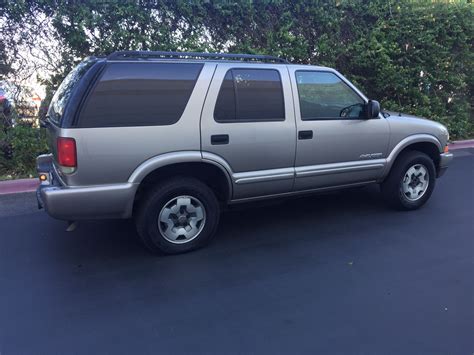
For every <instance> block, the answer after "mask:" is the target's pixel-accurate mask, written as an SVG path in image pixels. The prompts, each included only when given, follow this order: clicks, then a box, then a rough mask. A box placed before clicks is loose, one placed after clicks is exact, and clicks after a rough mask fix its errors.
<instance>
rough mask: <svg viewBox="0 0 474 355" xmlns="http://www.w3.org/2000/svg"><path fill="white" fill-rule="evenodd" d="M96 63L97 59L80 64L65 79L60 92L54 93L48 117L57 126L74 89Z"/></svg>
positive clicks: (59, 89)
mask: <svg viewBox="0 0 474 355" xmlns="http://www.w3.org/2000/svg"><path fill="white" fill-rule="evenodd" d="M96 61H97V60H96V59H88V60H85V61H83V62H82V63H80V64H79V65H78V66H77V67H75V68H74V69H73V70H72V71H71V72H70V73H69V74H68V75H67V76H66V77H65V78H64V80H63V82H62V83H61V85H60V86H59V88H58V90H56V92H55V93H54V96H53V98H52V99H51V104H50V105H49V110H48V116H49V118H50V120H51V121H53V122H54V123H55V124H57V125H60V123H61V120H62V118H63V113H64V110H65V108H66V105H67V103H68V102H69V99H70V97H71V94H72V92H73V90H74V88H75V87H76V86H77V84H78V83H79V81H80V80H81V79H82V78H83V77H84V75H85V74H86V73H87V71H88V70H89V68H90V67H91V66H92V65H93V64H94V63H95V62H96Z"/></svg>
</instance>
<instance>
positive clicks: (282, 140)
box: [201, 63, 296, 199]
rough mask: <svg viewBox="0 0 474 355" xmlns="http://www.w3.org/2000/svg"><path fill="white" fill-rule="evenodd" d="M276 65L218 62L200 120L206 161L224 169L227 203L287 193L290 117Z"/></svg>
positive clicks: (288, 96) (286, 87)
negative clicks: (228, 181) (229, 190)
mask: <svg viewBox="0 0 474 355" xmlns="http://www.w3.org/2000/svg"><path fill="white" fill-rule="evenodd" d="M288 79H289V78H288V70H287V67H286V65H282V64H274V65H273V64H248V63H219V64H218V65H217V68H216V71H215V73H214V76H213V79H212V82H211V84H210V87H209V91H208V93H207V97H206V101H205V103H204V107H203V111H202V117H201V146H202V154H203V157H204V158H205V159H206V158H208V159H214V160H216V159H218V160H219V159H220V160H223V162H222V163H223V164H226V165H228V166H230V169H231V171H232V180H233V183H234V184H233V185H234V189H233V199H244V198H248V197H257V196H264V195H272V194H278V193H282V192H290V191H291V190H292V187H293V182H294V159H295V149H296V142H295V134H296V127H295V117H294V109H293V99H292V92H291V85H290V81H289V80H288Z"/></svg>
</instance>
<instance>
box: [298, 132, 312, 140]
mask: <svg viewBox="0 0 474 355" xmlns="http://www.w3.org/2000/svg"><path fill="white" fill-rule="evenodd" d="M298 139H313V131H299V132H298Z"/></svg>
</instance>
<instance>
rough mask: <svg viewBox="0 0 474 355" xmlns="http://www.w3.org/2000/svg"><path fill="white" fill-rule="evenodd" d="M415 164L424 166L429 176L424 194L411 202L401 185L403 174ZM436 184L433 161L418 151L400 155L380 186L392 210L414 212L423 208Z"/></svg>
mask: <svg viewBox="0 0 474 355" xmlns="http://www.w3.org/2000/svg"><path fill="white" fill-rule="evenodd" d="M416 164H421V165H422V166H424V167H425V168H426V170H427V172H428V175H429V179H428V181H429V184H428V187H427V188H426V191H425V192H424V194H423V195H422V196H421V197H420V198H418V199H417V200H415V201H413V200H410V199H409V198H408V197H407V196H406V195H405V194H404V192H403V189H402V183H403V180H404V177H405V173H406V172H407V171H408V169H409V168H410V167H412V166H414V165H416ZM435 183H436V169H435V165H434V163H433V160H431V158H430V157H429V156H428V155H426V154H425V153H422V152H419V151H414V150H413V151H406V152H403V153H401V154H400V156H399V157H398V158H397V160H396V161H395V163H394V165H393V166H392V169H391V170H390V174H389V175H388V177H387V178H386V179H385V181H384V182H383V183H382V184H381V190H382V194H383V196H384V199H385V201H386V202H387V203H388V204H389V205H390V206H391V207H393V208H395V209H397V210H402V211H411V210H416V209H417V208H420V207H421V206H423V205H424V204H425V203H426V201H428V199H429V198H430V196H431V193H432V192H433V189H434V187H435Z"/></svg>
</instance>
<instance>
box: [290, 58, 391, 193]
mask: <svg viewBox="0 0 474 355" xmlns="http://www.w3.org/2000/svg"><path fill="white" fill-rule="evenodd" d="M309 68H311V67H303V66H302V67H296V66H292V67H289V72H290V77H291V82H292V86H293V95H294V97H295V112H296V125H297V130H298V132H297V149H296V151H297V153H296V161H295V173H296V179H295V190H307V189H314V188H321V187H330V186H338V185H346V184H353V183H359V182H369V181H374V180H376V179H378V178H379V177H380V175H381V174H382V172H383V167H384V164H385V158H386V155H387V148H388V142H389V134H390V132H389V125H388V123H387V120H385V119H384V118H383V117H382V116H381V115H379V117H378V118H374V119H367V118H365V114H364V111H363V110H364V104H365V103H366V102H367V99H366V98H365V97H364V96H363V95H362V94H361V93H360V92H359V91H358V90H357V89H356V88H355V87H354V86H353V85H352V84H350V83H349V82H348V81H347V80H346V79H345V78H344V77H342V76H341V75H340V74H339V73H337V72H336V71H334V70H332V69H327V68H321V69H312V68H311V69H309Z"/></svg>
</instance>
